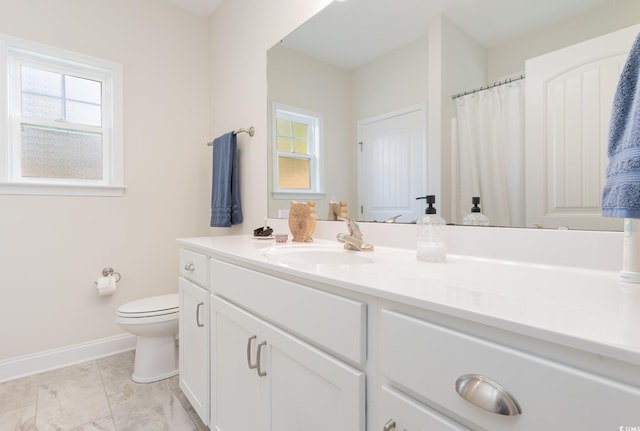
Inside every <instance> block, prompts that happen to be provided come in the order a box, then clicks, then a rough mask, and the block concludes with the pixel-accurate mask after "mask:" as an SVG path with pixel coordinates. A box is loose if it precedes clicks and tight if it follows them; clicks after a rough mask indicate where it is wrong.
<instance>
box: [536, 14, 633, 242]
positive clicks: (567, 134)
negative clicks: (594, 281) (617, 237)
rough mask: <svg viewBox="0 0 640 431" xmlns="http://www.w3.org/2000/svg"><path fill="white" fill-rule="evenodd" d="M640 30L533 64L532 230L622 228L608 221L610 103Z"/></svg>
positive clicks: (625, 31) (556, 53)
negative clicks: (604, 197) (604, 211)
mask: <svg viewBox="0 0 640 431" xmlns="http://www.w3.org/2000/svg"><path fill="white" fill-rule="evenodd" d="M638 31H640V25H636V26H633V27H629V28H626V29H623V30H620V31H616V32H613V33H609V34H607V35H604V36H600V37H597V38H595V39H591V40H588V41H585V42H581V43H578V44H576V45H572V46H570V47H567V48H563V49H561V50H558V51H554V52H552V53H549V54H545V55H542V56H540V57H536V58H533V59H531V60H528V61H527V62H526V77H527V78H526V80H527V91H526V118H527V119H526V160H527V173H526V207H527V210H526V212H527V216H526V218H527V220H526V222H527V226H534V225H538V226H541V227H545V228H558V227H564V226H566V227H569V228H571V229H596V230H610V229H617V230H621V228H622V221H621V220H619V219H612V218H604V217H601V215H600V214H601V211H600V198H601V194H602V189H603V187H604V178H605V170H606V168H607V163H608V158H607V146H608V131H609V120H610V117H611V106H612V103H613V96H614V93H615V90H616V86H617V83H618V79H619V77H620V72H621V70H622V66H623V65H624V62H625V60H626V58H627V56H628V54H629V50H630V49H631V45H632V43H633V40H634V38H635V36H636V35H637V34H638Z"/></svg>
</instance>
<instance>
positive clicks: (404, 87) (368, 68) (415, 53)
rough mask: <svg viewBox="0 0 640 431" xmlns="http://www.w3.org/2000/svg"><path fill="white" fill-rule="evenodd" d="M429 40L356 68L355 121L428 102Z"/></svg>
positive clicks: (354, 88)
mask: <svg viewBox="0 0 640 431" xmlns="http://www.w3.org/2000/svg"><path fill="white" fill-rule="evenodd" d="M428 64H429V56H428V43H427V38H426V37H423V38H420V39H418V40H415V41H413V42H411V43H409V44H407V45H405V46H403V47H400V48H398V49H396V50H394V51H392V52H390V53H388V54H386V55H384V56H382V57H380V58H378V59H376V60H373V61H371V62H369V63H367V64H365V65H364V66H361V67H359V68H357V69H356V70H354V71H353V101H354V105H353V111H354V117H355V120H356V121H358V120H363V119H366V118H370V117H375V116H378V115H381V114H384V113H387V112H391V111H395V110H398V109H401V108H405V107H407V106H413V105H417V104H418V103H425V102H426V101H427V81H428V76H429V75H428V73H429V72H428Z"/></svg>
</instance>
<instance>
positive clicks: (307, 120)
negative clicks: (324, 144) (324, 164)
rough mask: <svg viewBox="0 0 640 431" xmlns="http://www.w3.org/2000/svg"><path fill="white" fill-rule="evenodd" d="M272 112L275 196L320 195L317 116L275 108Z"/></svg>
mask: <svg viewBox="0 0 640 431" xmlns="http://www.w3.org/2000/svg"><path fill="white" fill-rule="evenodd" d="M273 112H274V114H273V117H274V139H273V142H274V143H275V145H274V158H273V160H274V166H273V172H274V180H273V181H274V195H275V197H276V198H278V197H281V198H283V199H289V198H292V197H297V198H312V197H318V195H321V194H322V187H321V183H320V157H319V152H320V151H319V150H320V136H319V135H320V133H319V130H320V126H321V117H320V115H319V114H315V113H309V112H305V111H304V110H301V109H298V108H290V107H287V108H284V107H282V106H275V107H274V110H273Z"/></svg>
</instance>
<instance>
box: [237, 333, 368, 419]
mask: <svg viewBox="0 0 640 431" xmlns="http://www.w3.org/2000/svg"><path fill="white" fill-rule="evenodd" d="M262 335H263V336H264V338H265V339H266V340H267V341H268V344H267V352H268V355H267V357H266V362H267V364H266V365H265V367H266V369H267V370H268V371H267V372H268V373H269V377H270V380H269V382H270V386H269V388H268V390H269V398H270V401H271V426H270V429H271V430H274V431H275V430H277V431H326V430H334V431H364V429H365V375H364V373H362V372H361V371H358V370H356V369H354V368H352V367H350V366H348V365H346V364H344V363H343V362H341V361H339V360H337V359H336V358H334V357H333V356H330V355H328V354H326V353H324V352H322V351H320V350H318V349H316V348H314V347H312V346H310V345H308V344H307V343H305V342H303V341H301V340H300V339H298V338H295V337H293V336H291V335H289V334H287V333H285V332H283V331H282V330H280V329H278V328H276V327H274V326H272V325H270V324H267V323H264V324H263V328H262ZM247 429H248V428H247Z"/></svg>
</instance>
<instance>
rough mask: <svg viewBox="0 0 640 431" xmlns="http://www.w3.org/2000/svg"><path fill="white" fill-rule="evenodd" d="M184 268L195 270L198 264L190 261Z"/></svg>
mask: <svg viewBox="0 0 640 431" xmlns="http://www.w3.org/2000/svg"><path fill="white" fill-rule="evenodd" d="M184 269H185V270H186V271H195V269H196V266H195V265H194V264H193V262H189V263H187V264H186V265H185V266H184Z"/></svg>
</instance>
